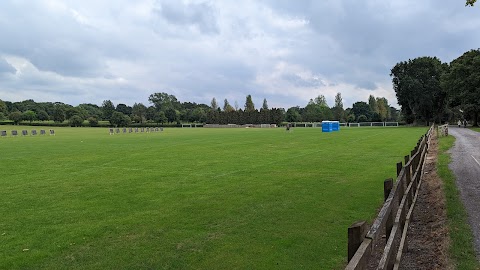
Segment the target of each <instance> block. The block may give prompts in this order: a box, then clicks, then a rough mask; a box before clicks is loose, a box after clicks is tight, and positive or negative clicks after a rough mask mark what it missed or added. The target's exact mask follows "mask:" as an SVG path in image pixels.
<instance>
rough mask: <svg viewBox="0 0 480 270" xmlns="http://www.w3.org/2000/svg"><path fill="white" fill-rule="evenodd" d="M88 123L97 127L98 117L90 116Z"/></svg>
mask: <svg viewBox="0 0 480 270" xmlns="http://www.w3.org/2000/svg"><path fill="white" fill-rule="evenodd" d="M88 123H89V124H90V126H91V127H97V126H98V119H97V117H95V116H90V117H89V118H88Z"/></svg>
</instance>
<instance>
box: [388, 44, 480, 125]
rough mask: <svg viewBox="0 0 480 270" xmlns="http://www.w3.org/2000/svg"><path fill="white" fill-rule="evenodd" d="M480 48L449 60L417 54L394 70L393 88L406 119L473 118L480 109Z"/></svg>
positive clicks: (419, 121)
mask: <svg viewBox="0 0 480 270" xmlns="http://www.w3.org/2000/svg"><path fill="white" fill-rule="evenodd" d="M479 67H480V49H476V50H470V51H468V52H465V53H464V54H463V55H461V56H460V57H458V58H456V59H454V60H453V61H452V62H450V63H442V62H441V61H440V59H438V58H437V57H418V58H415V59H409V60H407V61H402V62H399V63H397V64H396V65H395V66H394V67H393V68H392V70H391V73H390V76H391V77H392V83H393V88H394V90H395V92H396V95H397V99H398V104H399V105H400V106H401V110H402V115H403V116H404V119H405V121H406V122H407V123H414V124H417V123H426V124H427V125H428V124H429V123H431V122H437V123H443V122H456V121H458V120H468V121H472V123H473V125H474V126H478V117H479V113H480V69H479Z"/></svg>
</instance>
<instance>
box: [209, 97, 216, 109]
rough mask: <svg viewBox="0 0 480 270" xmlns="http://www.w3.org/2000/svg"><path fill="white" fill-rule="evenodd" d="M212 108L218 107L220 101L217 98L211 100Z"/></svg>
mask: <svg viewBox="0 0 480 270" xmlns="http://www.w3.org/2000/svg"><path fill="white" fill-rule="evenodd" d="M210 108H212V110H214V111H216V110H217V109H218V103H217V99H216V98H212V101H211V102H210Z"/></svg>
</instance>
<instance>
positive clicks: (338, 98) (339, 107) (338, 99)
mask: <svg viewBox="0 0 480 270" xmlns="http://www.w3.org/2000/svg"><path fill="white" fill-rule="evenodd" d="M332 112H333V118H334V119H335V120H338V121H345V116H344V115H345V111H344V109H343V99H342V94H341V93H337V94H336V95H335V106H334V107H333V108H332Z"/></svg>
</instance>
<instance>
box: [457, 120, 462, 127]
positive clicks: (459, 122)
mask: <svg viewBox="0 0 480 270" xmlns="http://www.w3.org/2000/svg"><path fill="white" fill-rule="evenodd" d="M457 124H458V127H460V126H461V125H462V121H460V119H458V123H457Z"/></svg>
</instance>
